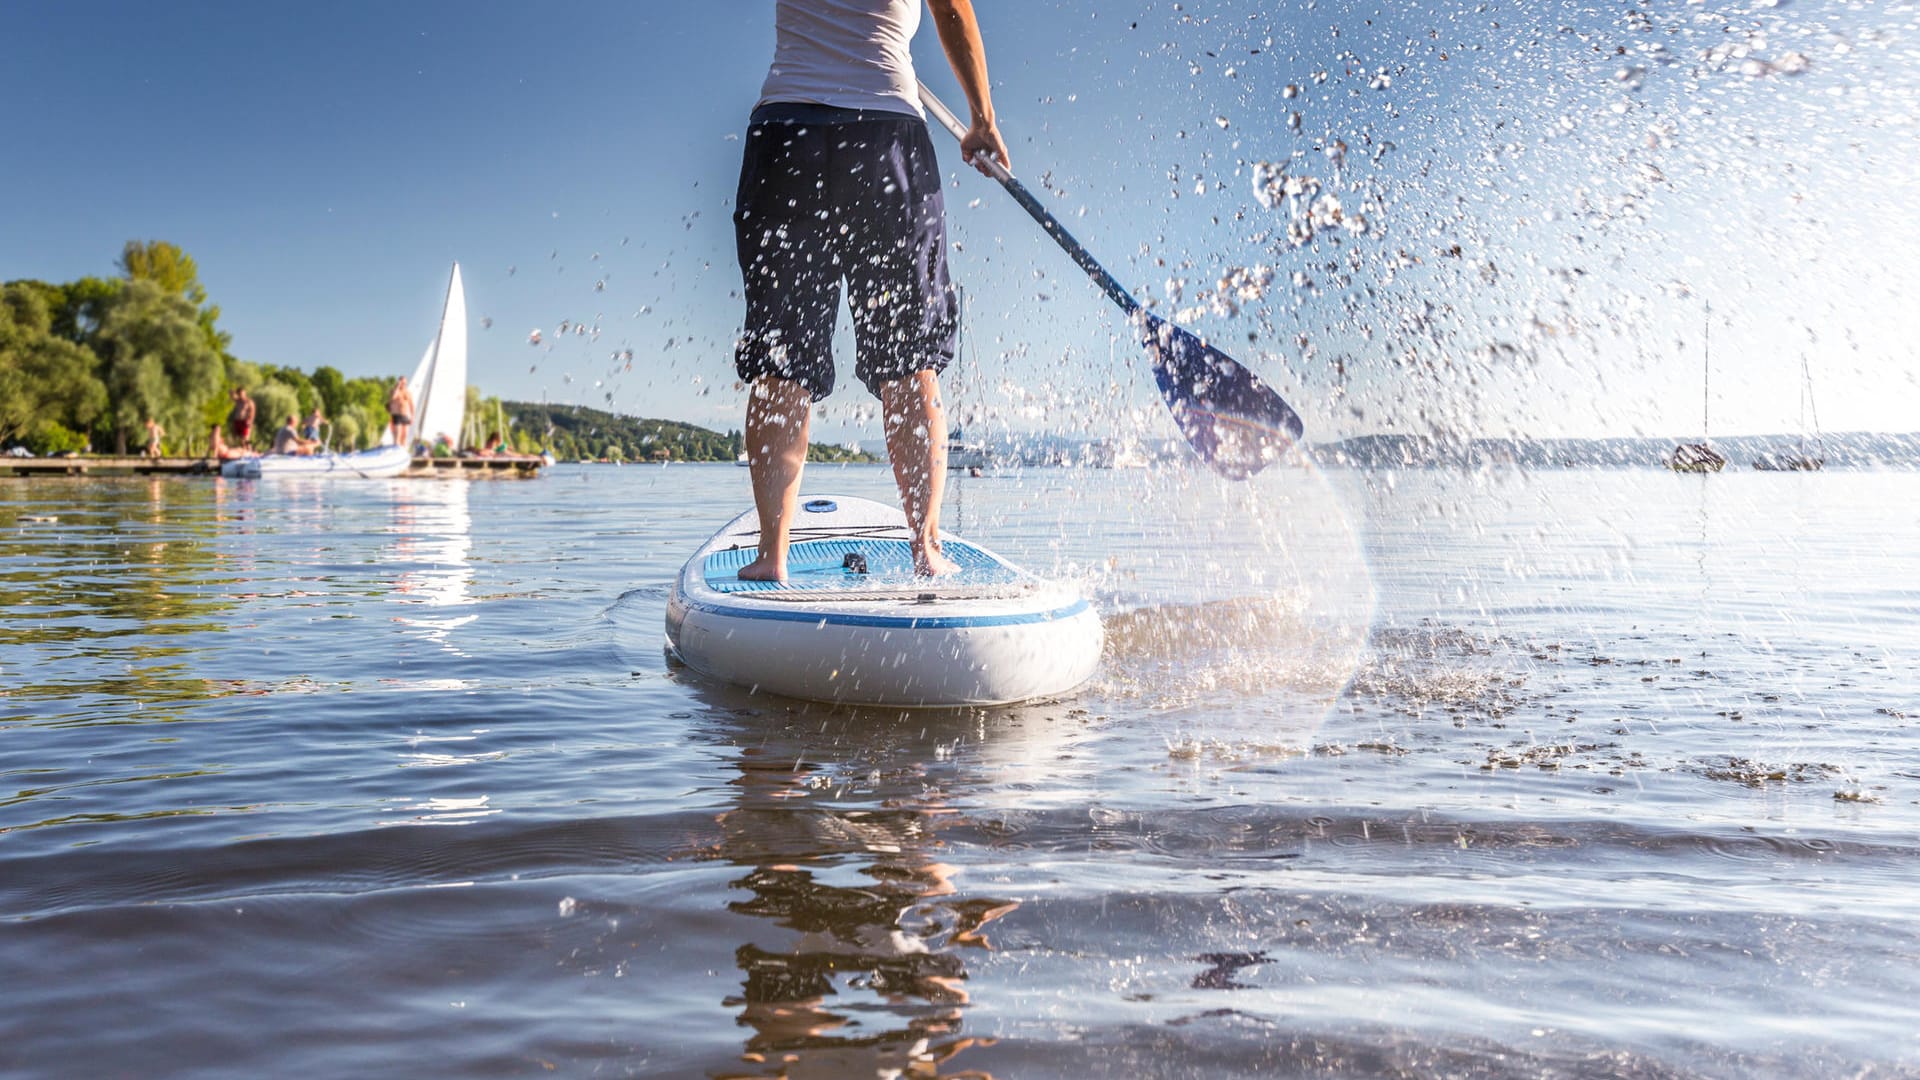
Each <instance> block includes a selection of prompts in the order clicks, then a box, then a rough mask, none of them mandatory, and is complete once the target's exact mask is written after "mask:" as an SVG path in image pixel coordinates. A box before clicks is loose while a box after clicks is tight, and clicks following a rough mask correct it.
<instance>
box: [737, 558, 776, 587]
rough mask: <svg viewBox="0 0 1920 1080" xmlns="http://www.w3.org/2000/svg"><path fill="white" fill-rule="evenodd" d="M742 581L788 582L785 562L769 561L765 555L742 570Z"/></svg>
mask: <svg viewBox="0 0 1920 1080" xmlns="http://www.w3.org/2000/svg"><path fill="white" fill-rule="evenodd" d="M740 580H741V581H779V582H785V581H786V580H787V564H786V562H785V560H775V559H769V558H767V557H766V556H765V555H762V556H760V557H759V558H757V559H755V560H753V561H752V562H750V563H748V564H747V565H745V566H743V567H741V568H740Z"/></svg>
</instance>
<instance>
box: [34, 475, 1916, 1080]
mask: <svg viewBox="0 0 1920 1080" xmlns="http://www.w3.org/2000/svg"><path fill="white" fill-rule="evenodd" d="M743 471H744V470H736V469H734V468H731V467H721V468H718V469H712V470H705V471H702V470H700V469H698V468H696V467H685V468H683V467H678V466H676V467H674V468H672V469H625V470H618V471H615V470H593V469H585V468H576V469H562V470H557V471H556V472H555V474H554V475H553V476H551V477H550V478H549V481H551V482H548V481H542V482H538V483H532V484H477V485H471V486H460V487H439V486H429V485H416V484H413V483H411V482H399V481H396V482H393V483H384V482H368V483H362V484H334V485H329V486H324V487H322V486H314V485H308V486H301V485H297V484H294V485H281V484H248V483H238V484H234V483H216V482H212V481H198V482H190V481H159V482H151V481H145V480H135V481H66V480H61V481H54V482H42V481H37V480H28V481H16V482H14V483H12V484H4V483H0V590H4V598H5V600H6V602H7V604H8V608H7V612H8V614H9V615H12V614H14V613H15V612H19V613H23V614H22V617H20V618H9V619H6V620H4V621H0V785H4V786H3V787H0V968H4V969H5V970H7V971H9V972H22V973H25V974H24V975H22V977H20V978H17V979H13V980H8V981H7V982H6V984H5V985H3V986H0V1015H4V1016H6V1017H7V1018H8V1020H7V1021H6V1022H5V1024H4V1025H0V1026H4V1027H5V1035H4V1037H0V1073H5V1074H6V1075H8V1076H14V1075H19V1076H23V1077H40V1076H48V1077H54V1076H62V1077H64V1076H70V1075H76V1074H85V1075H148V1074H151V1073H154V1072H156V1071H165V1072H168V1073H170V1074H173V1075H189V1074H200V1075H324V1076H338V1075H361V1074H367V1075H386V1074H405V1075H458V1076H521V1075H547V1074H554V1075H563V1076H586V1075H637V1076H664V1077H683V1076H707V1077H727V1076H745V1077H772V1076H788V1077H803V1076H834V1077H838V1076H884V1075H896V1076H902V1077H927V1076H950V1077H951V1076H969V1075H970V1076H974V1077H980V1076H985V1075H988V1074H991V1075H995V1076H1001V1077H1006V1076H1019V1077H1072V1078H1076V1080H1077V1078H1079V1077H1083V1076H1091V1075H1108V1076H1136V1075H1137V1076H1194V1075H1204V1076H1209V1077H1211V1076H1223V1077H1225V1076H1255V1075H1291V1074H1297V1073H1320V1074H1325V1073H1338V1074H1345V1075H1381V1074H1386V1075H1419V1076H1428V1075H1476V1076H1489V1077H1522V1076H1525V1077H1533V1076H1541V1075H1568V1076H1584V1075H1604V1074H1613V1075H1623V1074H1624V1075H1643V1076H1666V1075H1728V1076H1732V1075H1769V1076H1771V1075H1807V1076H1825V1075H1859V1074H1873V1075H1880V1074H1885V1075H1908V1074H1911V1073H1913V1072H1914V1070H1915V1069H1916V1068H1920V1059H1917V1058H1916V1057H1915V1056H1914V1051H1913V1050H1912V1049H1911V1046H1912V1042H1911V1038H1910V1036H1911V1028H1912V1026H1913V1025H1912V1023H1911V1016H1912V1008H1911V1003H1912V1002H1913V1001H1914V1000H1916V999H1920V976H1916V974H1915V968H1914V965H1913V964H1911V963H1910V960H1911V957H1912V955H1913V954H1914V951H1915V950H1914V943H1915V942H1916V941H1920V931H1917V930H1916V916H1915V913H1914V909H1913V904H1912V903H1911V897H1912V896H1913V894H1914V888H1915V875H1914V871H1913V867H1914V866H1915V865H1916V863H1915V845H1914V841H1913V837H1914V836H1915V835H1920V826H1917V825H1916V821H1917V820H1920V810H1917V809H1916V808H1920V792H1917V791H1916V778H1915V776H1914V769H1913V767H1912V764H1911V763H1912V762H1913V761H1914V760H1916V754H1920V744H1917V743H1916V738H1920V727H1916V725H1915V720H1916V719H1917V718H1920V708H1916V707H1915V704H1914V701H1915V677H1914V674H1913V672H1914V664H1913V662H1912V657H1913V656H1915V655H1920V653H1917V652H1916V650H1917V649H1920V622H1916V621H1915V620H1914V618H1913V612H1914V611H1915V610H1916V609H1920V578H1917V577H1916V571H1917V568H1920V563H1916V561H1915V560H1914V559H1913V557H1912V552H1913V551H1914V550H1916V548H1917V547H1920V532H1916V529H1920V519H1916V517H1915V516H1914V513H1913V509H1912V508H1913V507H1914V506H1915V505H1920V478H1916V476H1915V475H1914V474H1866V473H1851V474H1849V473H1827V474H1810V475H1803V476H1784V477H1783V476H1768V475H1764V474H1752V475H1722V476H1719V477H1715V478H1712V481H1711V482H1712V483H1713V485H1714V486H1713V487H1712V488H1711V489H1708V488H1705V487H1703V486H1702V485H1701V484H1700V483H1699V482H1698V480H1697V478H1675V477H1673V476H1671V475H1670V474H1666V473H1664V472H1655V471H1653V470H1645V471H1642V472H1580V473H1564V474H1556V473H1547V474H1540V473H1536V474H1519V473H1502V472H1499V471H1497V470H1496V471H1491V472H1488V473H1480V474H1466V473H1449V472H1442V471H1432V472H1406V473H1399V474H1395V475H1393V476H1391V477H1388V476H1385V475H1379V474H1375V475H1372V476H1364V475H1361V474H1344V475H1341V474H1333V475H1332V479H1334V480H1335V481H1337V482H1338V483H1340V484H1344V485H1346V486H1345V487H1344V489H1343V490H1344V491H1345V492H1346V495H1345V496H1344V497H1333V495H1332V494H1331V493H1329V491H1328V490H1327V489H1326V487H1325V483H1326V481H1327V479H1328V478H1327V477H1324V476H1318V475H1308V474H1306V473H1305V472H1303V471H1288V472H1285V473H1272V474H1270V475H1269V474H1263V475H1262V477H1261V478H1259V479H1258V480H1256V481H1255V482H1254V483H1252V484H1250V485H1248V486H1247V487H1246V489H1244V490H1243V489H1228V488H1225V487H1222V486H1220V485H1216V484H1214V483H1213V482H1212V481H1211V480H1209V479H1208V478H1206V477H1205V476H1204V475H1191V476H1190V475H1184V474H1180V473H1178V472H1176V473H1175V474H1174V475H1172V476H1154V475H1151V474H1150V473H1148V472H1145V471H1136V472H1134V473H1131V474H1124V475H1112V474H1106V475H1095V474H1081V475H1070V474H1068V473H1066V472H1063V471H1058V470H1049V471H1045V472H1040V473H1036V474H1034V475H1032V476H1030V477H1015V478H1005V477H997V478H977V479H976V478H964V477H963V478H956V479H955V485H956V490H957V491H958V492H959V493H960V496H961V497H962V498H964V499H965V505H966V527H967V529H968V530H969V531H970V532H972V533H973V534H974V535H976V536H977V537H978V538H979V539H981V540H982V541H984V542H986V543H988V544H989V545H990V546H992V547H994V548H996V549H997V550H1000V551H1002V552H1003V553H1005V554H1007V555H1009V556H1010V557H1013V558H1015V559H1016V560H1018V561H1020V562H1023V563H1026V564H1028V565H1032V566H1035V567H1038V568H1041V569H1043V570H1047V571H1050V572H1056V573H1073V574H1076V575H1078V576H1079V577H1080V579H1081V580H1083V581H1084V582H1086V583H1088V584H1089V585H1090V587H1091V588H1093V589H1094V591H1095V594H1096V601H1097V603H1098V604H1099V606H1100V608H1101V610H1102V612H1103V614H1104V615H1105V617H1106V619H1107V623H1108V631H1109V632H1108V641H1109V645H1110V651H1109V653H1108V655H1107V657H1106V658H1105V661H1104V663H1103V667H1102V671H1101V672H1100V674H1099V675H1098V677H1097V678H1096V679H1095V681H1094V682H1093V683H1091V684H1090V685H1089V686H1088V687H1087V688H1086V689H1085V690H1084V691H1082V692H1080V693H1078V694H1076V695H1074V696H1073V697H1071V698H1068V699H1065V700H1061V701H1056V702H1043V703H1038V704H1035V705H1033V706H1030V707H1027V708H1023V709H1006V710H987V711H970V712H961V713H955V714H947V715H940V714H931V715H921V714H917V713H916V714H912V715H909V716H904V717H903V716H899V715H894V714H889V713H885V712H877V711H871V710H869V711H836V710H828V709H821V708H817V707H813V706H805V705H799V704H795V703H791V702H781V701H775V700H771V699H768V698H765V697H756V696H752V695H747V694H745V693H743V692H737V691H732V690H728V689H725V688H719V687H713V686H710V685H707V684H704V683H702V682H700V681H698V680H697V679H695V678H693V677H692V676H690V675H689V674H688V673H686V672H683V671H676V670H674V669H671V668H669V667H668V666H666V664H665V663H664V662H663V660H662V657H661V652H660V627H661V616H662V607H663V605H664V601H665V597H666V593H667V589H668V586H669V584H670V582H671V580H672V578H673V575H674V573H675V572H676V571H677V570H678V569H679V565H680V562H681V560H682V559H683V558H684V556H685V554H686V553H687V552H688V551H690V550H692V549H693V548H694V547H695V546H696V545H697V544H698V543H699V542H700V541H701V540H703V539H704V538H705V537H706V536H707V535H708V534H709V533H710V532H711V530H712V529H713V528H714V527H716V526H718V525H719V524H720V523H721V522H722V521H724V520H726V519H727V518H728V517H731V516H732V515H733V514H734V513H737V512H738V511H739V510H740V509H741V507H742V506H743V505H745V500H746V498H747V495H746V488H745V484H746V480H745V478H744V477H742V476H740V475H739V474H740V473H741V472H743ZM823 471H824V470H823ZM820 480H821V483H820V489H822V490H843V491H846V492H848V493H849V494H857V495H868V496H877V497H880V498H892V497H893V495H892V491H893V481H892V478H891V476H890V475H889V474H888V473H887V471H886V470H885V469H884V468H858V467H855V468H848V469H845V470H834V471H831V472H827V473H826V475H825V476H823V477H820ZM1688 481H1692V482H1691V483H1689V482H1688ZM1708 500H1710V501H1708ZM1349 505H1351V506H1352V507H1353V508H1354V511H1355V513H1356V514H1358V515H1359V516H1360V520H1358V521H1357V522H1356V523H1355V524H1354V525H1353V526H1349V525H1348V524H1347V522H1346V520H1345V515H1344V512H1343V507H1346V506H1349ZM30 516H31V517H57V518H58V521H57V522H45V521H28V520H25V519H26V518H28V517H30ZM1360 542H1363V543H1364V557H1362V555H1361V553H1359V552H1357V551H1356V550H1355V548H1356V546H1357V545H1358V543H1360ZM1375 582H1377V583H1378V584H1377V588H1378V603H1379V607H1378V611H1377V612H1375V610H1374V588H1375V585H1374V584H1373V583H1375ZM453 620H464V621H459V622H455V621H453ZM1349 669H1355V670H1349ZM1356 670H1357V678H1353V679H1349V678H1348V676H1349V675H1353V674H1355V672H1356ZM162 721H164V722H162ZM261 1031H272V1032H274V1033H275V1038H274V1039H271V1040H262V1039H260V1038H259V1037H258V1036H259V1032H261ZM156 1063H159V1064H158V1065H156Z"/></svg>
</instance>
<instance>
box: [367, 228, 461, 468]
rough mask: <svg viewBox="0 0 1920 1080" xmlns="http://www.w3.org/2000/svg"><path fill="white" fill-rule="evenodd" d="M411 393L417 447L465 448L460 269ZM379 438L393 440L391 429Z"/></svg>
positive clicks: (410, 385) (456, 266)
mask: <svg viewBox="0 0 1920 1080" xmlns="http://www.w3.org/2000/svg"><path fill="white" fill-rule="evenodd" d="M407 388H408V389H409V390H411V391H412V392H413V431H412V434H411V436H410V437H411V438H412V439H413V441H414V442H415V443H425V444H426V445H427V446H428V447H429V448H431V447H433V446H434V445H435V444H436V443H444V444H445V445H446V446H448V447H449V448H450V449H451V450H453V451H456V452H457V451H458V450H459V449H460V448H461V447H462V446H463V445H465V442H464V441H463V440H464V436H465V434H466V433H465V432H464V431H463V430H462V428H461V421H462V420H463V419H464V418H465V417H466V415H467V294H466V290H464V289H463V288H461V285H460V264H459V263H454V264H453V275H452V276H451V277H450V278H449V279H448V281H447V301H446V303H445V305H443V307H442V308H441V312H440V330H439V332H438V333H436V334H434V335H433V340H432V341H430V342H428V343H427V351H426V353H425V355H423V356H421V357H420V363H419V365H418V366H417V367H415V368H414V369H413V375H412V376H411V377H410V378H408V379H407ZM387 430H388V434H387V435H386V436H384V437H383V438H382V439H381V442H382V443H383V444H384V443H386V442H388V441H391V439H392V437H393V436H392V430H393V429H391V428H389V429H387Z"/></svg>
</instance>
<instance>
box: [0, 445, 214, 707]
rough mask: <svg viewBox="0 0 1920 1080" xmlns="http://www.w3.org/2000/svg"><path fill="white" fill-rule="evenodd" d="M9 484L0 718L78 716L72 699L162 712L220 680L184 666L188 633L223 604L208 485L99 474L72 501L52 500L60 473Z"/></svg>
mask: <svg viewBox="0 0 1920 1080" xmlns="http://www.w3.org/2000/svg"><path fill="white" fill-rule="evenodd" d="M12 483H15V484H19V485H22V486H26V485H31V488H30V491H31V494H29V496H28V497H27V498H15V499H11V500H9V501H8V502H6V503H5V504H0V611H5V612H6V618H4V619H0V680H4V683H5V685H6V690H7V693H6V694H5V696H4V698H0V718H6V719H28V718H31V719H34V720H36V721H39V722H43V723H92V722H97V721H98V720H99V719H100V717H99V716H98V714H97V713H94V712H92V711H91V710H87V709H81V708H75V707H74V706H77V705H80V704H82V703H97V702H101V701H103V700H104V701H112V700H130V701H138V702H140V703H141V704H142V707H143V708H144V709H146V710H148V711H150V712H152V713H155V714H157V715H154V716H150V717H149V718H148V719H167V718H169V717H170V716H177V715H178V714H177V713H175V712H173V711H172V709H173V706H176V705H179V704H182V703H186V702H192V701H197V700H201V699H205V698H209V697H218V696H221V695H223V694H225V693H228V692H229V691H230V690H231V689H233V687H232V685H231V684H230V683H227V682H224V681H222V680H218V679H209V678H207V677H206V676H205V675H204V674H203V673H202V672H201V671H200V670H199V669H198V668H199V666H198V665H197V664H196V663H195V656H196V654H197V652H198V648H197V644H196V642H195V637H196V635H199V634H202V633H206V632H209V631H216V630H218V629H219V628H220V627H221V625H222V622H223V617H224V616H225V614H226V613H227V612H229V611H231V609H232V607H233V602H232V600H231V599H230V598H228V597H227V596H225V595H224V594H223V591H222V590H221V588H220V583H221V580H222V574H221V573H220V572H219V569H218V566H217V564H218V561H219V556H218V540H219V535H220V531H221V522H220V521H219V513H218V508H217V503H216V497H217V489H216V488H215V487H213V486H210V485H208V484H206V483H198V482H196V483H183V482H180V481H175V480H165V479H159V478H154V479H148V480H143V481H136V482H127V483H121V484H114V485H102V486H98V487H89V488H88V491H89V494H90V495H92V496H93V497H91V498H89V499H88V500H87V501H86V502H84V503H83V504H80V505H77V506H76V505H75V504H73V503H72V502H71V501H69V500H68V499H66V498H62V497H60V494H61V490H62V488H63V487H64V488H68V489H70V488H71V485H70V484H63V483H62V482H59V481H55V482H53V483H52V484H47V483H44V482H32V481H13V482H12ZM32 518H44V519H46V520H41V521H34V520H30V519H32ZM38 703H45V705H44V706H42V705H41V704H38ZM25 706H31V707H29V708H26V711H25V712H24V713H23V712H21V711H18V710H20V709H21V708H22V707H25Z"/></svg>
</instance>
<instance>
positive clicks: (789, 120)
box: [733, 0, 1010, 581]
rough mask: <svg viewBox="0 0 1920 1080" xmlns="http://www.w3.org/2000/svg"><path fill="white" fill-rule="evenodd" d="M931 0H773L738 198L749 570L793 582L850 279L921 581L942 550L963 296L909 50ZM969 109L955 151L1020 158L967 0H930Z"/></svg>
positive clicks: (940, 562)
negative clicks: (750, 503)
mask: <svg viewBox="0 0 1920 1080" xmlns="http://www.w3.org/2000/svg"><path fill="white" fill-rule="evenodd" d="M920 3H921V0H779V3H778V4H777V6H776V8H775V13H774V25H775V38H776V43H775V47H774V57H773V66H772V68H771V70H770V71H769V72H768V75H767V79H766V82H765V84H764V85H763V86H762V87H761V91H760V100H759V102H758V103H757V104H756V105H755V106H754V110H753V114H752V116H751V118H750V119H749V121H748V129H747V144H746V151H745V154H744V157H743V160H742V162H741V166H740V187H739V193H738V197H737V198H736V199H735V202H734V206H735V210H734V215H733V221H734V239H735V243H736V245H737V247H738V251H739V258H740V273H741V277H742V278H743V279H744V281H745V284H746V300H747V318H746V329H745V332H744V333H743V334H742V335H741V338H740V342H739V344H738V346H737V347H736V349H735V351H734V367H735V369H736V370H737V371H738V372H739V374H740V378H741V379H742V380H743V381H744V382H746V383H747V385H748V392H747V421H746V439H747V459H748V465H749V467H750V469H751V471H752V477H753V499H754V506H755V509H756V510H757V511H758V513H759V518H760V550H759V557H758V558H756V559H755V560H754V561H752V562H751V563H748V564H747V565H746V566H744V567H742V568H741V570H740V576H741V577H742V578H746V579H749V580H762V581H784V580H786V576H787V543H788V537H789V531H790V528H791V526H792V522H793V517H794V514H795V512H796V509H797V505H796V504H797V502H798V497H799V493H800V474H801V472H802V470H803V469H804V467H805V465H806V460H807V433H808V427H809V421H810V420H811V417H812V411H813V403H814V402H816V401H819V400H820V399H822V398H825V397H826V396H827V395H828V394H830V393H832V392H833V382H834V364H833V326H834V321H835V319H836V317H837V314H838V308H839V306H840V288H841V283H842V282H843V281H844V282H845V284H846V289H847V292H848V301H849V307H850V308H851V309H852V315H853V327H854V339H855V351H856V363H855V368H854V371H855V374H856V375H857V376H858V377H859V379H860V381H861V382H862V383H864V384H866V386H867V388H868V389H869V390H871V391H872V392H873V393H874V395H875V396H876V397H878V398H879V399H880V402H881V407H882V412H883V414H884V422H885V426H886V438H887V456H888V458H889V459H891V460H892V462H893V475H894V481H895V482H896V483H897V484H898V485H899V488H900V501H901V505H902V508H903V509H904V510H905V511H906V517H907V524H908V526H909V528H910V529H911V530H912V544H913V561H914V569H915V571H916V572H918V573H920V574H923V575H934V574H941V573H951V572H952V571H953V570H955V569H957V567H956V566H955V565H954V563H953V561H952V560H950V559H948V558H947V557H946V556H945V555H943V554H941V552H940V500H941V495H942V491H943V489H944V487H945V483H946V456H947V430H946V429H947V423H946V413H945V410H944V409H943V407H942V405H941V401H940V372H941V371H942V370H944V369H945V368H946V366H947V363H948V362H949V361H951V360H952V359H953V350H954V335H955V331H956V329H957V326H958V310H957V309H958V305H957V302H956V299H955V295H954V288H953V283H952V281H951V280H950V279H949V277H948V274H947V225H946V203H945V200H944V199H943V198H942V196H941V191H940V169H939V166H938V164H937V163H936V162H935V160H934V153H933V141H932V139H931V138H930V137H929V135H928V133H927V125H926V120H925V118H924V117H923V116H922V114H921V112H920V105H919V94H918V91H917V88H916V80H915V76H914V71H913V56H912V54H911V52H910V51H909V45H910V43H911V42H912V39H913V35H914V31H915V30H916V29H918V27H919V23H920ZM926 3H927V7H928V9H929V10H930V11H931V12H932V14H933V19H934V27H935V29H936V30H937V31H938V33H939V35H940V45H941V48H942V49H943V50H944V51H945V52H946V55H947V61H948V63H950V64H951V65H952V66H953V71H954V74H955V75H956V76H958V77H959V80H960V86H961V89H962V90H963V91H964V92H965V93H966V97H967V105H968V107H969V108H970V109H971V111H972V126H971V127H970V128H969V130H968V132H967V135H966V137H965V139H963V140H962V141H961V144H960V152H961V157H962V158H963V159H964V160H965V161H966V162H967V163H969V164H971V165H973V166H974V167H975V168H977V169H979V170H980V171H981V172H983V173H984V172H986V171H987V165H986V161H987V158H989V157H993V158H998V159H999V161H1000V163H1001V164H1002V165H1007V164H1010V162H1009V160H1008V157H1007V148H1006V143H1005V142H1004V141H1003V140H1002V139H1001V137H1000V131H999V128H998V126H997V125H996V123H995V120H994V112H993V102H992V98H991V96H990V94H989V91H988V86H987V61H986V54H985V51H984V49H983V48H982V46H981V42H980V29H979V24H978V23H977V22H976V20H975V19H974V14H973V5H972V3H971V2H970V0H926Z"/></svg>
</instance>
